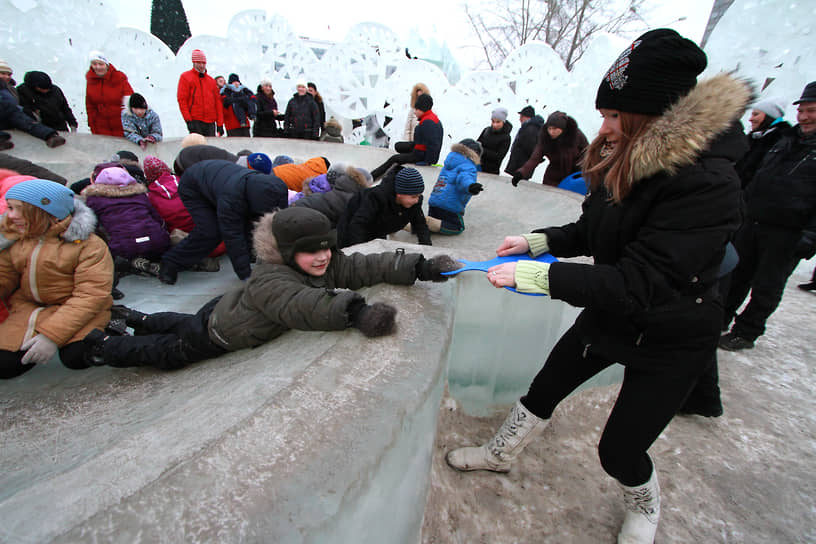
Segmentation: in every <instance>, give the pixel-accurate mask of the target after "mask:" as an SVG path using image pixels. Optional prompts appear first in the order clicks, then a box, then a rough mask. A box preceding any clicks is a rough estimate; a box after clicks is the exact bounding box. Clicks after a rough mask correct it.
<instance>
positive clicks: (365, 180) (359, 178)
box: [346, 166, 374, 189]
mask: <svg viewBox="0 0 816 544" xmlns="http://www.w3.org/2000/svg"><path fill="white" fill-rule="evenodd" d="M346 175H347V176H348V177H349V178H350V179H351V180H352V181H353V182H354V183H356V184H357V185H358V186H359V187H360V188H362V189H367V188H368V187H371V186H372V185H373V183H374V182H373V181H372V178H371V175H370V174H369V175H368V176H366V172H364V171H362V170H361V169H360V168H355V167H354V166H349V167H348V168H346Z"/></svg>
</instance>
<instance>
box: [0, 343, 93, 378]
mask: <svg viewBox="0 0 816 544" xmlns="http://www.w3.org/2000/svg"><path fill="white" fill-rule="evenodd" d="M84 353H85V347H84V346H83V345H82V342H71V343H70V344H66V345H64V346H62V347H61V348H60V349H59V356H60V361H62V364H63V365H64V366H66V367H68V368H70V369H72V370H82V369H83V368H88V366H89V365H88V364H86V363H85V362H84V360H83V358H82V356H83V354H84ZM23 355H25V351H4V350H0V379H3V380H7V379H9V378H14V377H16V376H19V375H20V374H24V373H26V372H28V371H29V370H31V369H32V368H34V363H29V364H25V365H24V364H23V362H22V359H23Z"/></svg>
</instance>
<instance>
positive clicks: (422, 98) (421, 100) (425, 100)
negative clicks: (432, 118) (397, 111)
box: [414, 94, 433, 111]
mask: <svg viewBox="0 0 816 544" xmlns="http://www.w3.org/2000/svg"><path fill="white" fill-rule="evenodd" d="M414 108H416V109H418V110H422V111H429V110H430V109H431V108H433V98H431V95H429V94H421V95H419V96H417V99H416V101H415V102H414Z"/></svg>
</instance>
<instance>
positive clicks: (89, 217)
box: [0, 196, 96, 251]
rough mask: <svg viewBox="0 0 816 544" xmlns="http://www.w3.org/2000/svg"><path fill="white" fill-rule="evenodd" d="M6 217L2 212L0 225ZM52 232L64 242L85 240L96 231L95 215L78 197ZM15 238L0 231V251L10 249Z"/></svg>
mask: <svg viewBox="0 0 816 544" xmlns="http://www.w3.org/2000/svg"><path fill="white" fill-rule="evenodd" d="M5 217H6V213H5V212H4V213H3V214H2V215H0V223H2V222H3V220H4V219H5ZM52 230H54V231H55V232H56V233H57V234H58V235H60V233H62V234H61V235H60V236H61V237H62V239H63V240H65V241H66V242H76V241H77V240H87V239H88V238H89V237H90V236H91V234H93V233H94V231H95V230H96V214H95V213H94V211H93V210H92V209H91V208H89V207H88V205H87V204H85V202H83V201H82V199H80V198H79V197H78V196H75V197H74V211H73V213H71V215H69V216H68V217H66V218H65V219H63V220H62V221H60V222H58V223H56V224H55V225H54V226H53V227H52ZM17 239H18V238H17V236H15V235H14V234H12V233H8V232H3V231H0V251H2V250H4V249H7V248H9V247H11V246H12V245H13V244H14V242H16V241H17Z"/></svg>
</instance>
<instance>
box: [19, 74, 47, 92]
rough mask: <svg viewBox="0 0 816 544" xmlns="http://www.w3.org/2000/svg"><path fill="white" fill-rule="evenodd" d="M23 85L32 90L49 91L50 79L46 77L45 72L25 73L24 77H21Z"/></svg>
mask: <svg viewBox="0 0 816 544" xmlns="http://www.w3.org/2000/svg"><path fill="white" fill-rule="evenodd" d="M23 83H25V84H26V86H28V87H31V88H32V89H34V88H38V89H45V90H46V91H48V90H50V89H51V78H50V77H48V74H46V73H45V72H37V71H32V72H26V75H25V76H24V77H23Z"/></svg>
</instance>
